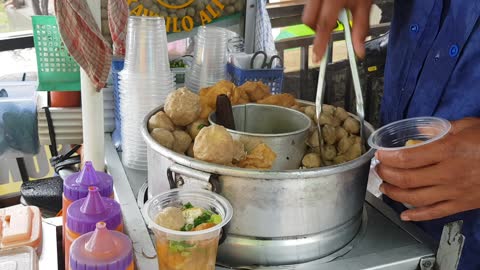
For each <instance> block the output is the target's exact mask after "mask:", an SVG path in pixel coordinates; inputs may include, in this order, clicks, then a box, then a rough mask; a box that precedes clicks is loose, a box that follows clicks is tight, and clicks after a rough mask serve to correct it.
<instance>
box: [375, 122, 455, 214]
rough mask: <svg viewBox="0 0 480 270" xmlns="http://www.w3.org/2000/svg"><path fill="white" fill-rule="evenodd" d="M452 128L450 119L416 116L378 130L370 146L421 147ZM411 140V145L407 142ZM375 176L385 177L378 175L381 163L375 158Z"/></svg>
mask: <svg viewBox="0 0 480 270" xmlns="http://www.w3.org/2000/svg"><path fill="white" fill-rule="evenodd" d="M450 129H451V124H450V122H449V121H447V120H445V119H442V118H438V117H416V118H408V119H404V120H400V121H397V122H393V123H390V124H388V125H386V126H383V127H381V128H380V129H378V130H376V131H375V132H374V133H372V135H371V136H370V137H369V138H368V144H369V145H370V147H372V148H375V149H377V150H382V151H395V150H402V149H407V148H413V147H420V146H422V145H426V144H429V143H432V142H435V141H438V140H440V139H441V138H443V137H445V135H447V134H448V132H449V131H450ZM408 141H411V142H412V143H411V145H407V142H408ZM372 164H373V168H372V173H373V177H374V178H377V179H380V180H382V181H383V179H382V178H381V177H380V176H379V175H378V173H377V171H376V169H375V167H376V166H377V165H378V164H380V162H379V161H378V160H377V159H374V160H373V162H372ZM403 205H404V206H405V207H406V208H409V209H413V208H415V207H414V206H412V205H409V204H406V203H404V204H403Z"/></svg>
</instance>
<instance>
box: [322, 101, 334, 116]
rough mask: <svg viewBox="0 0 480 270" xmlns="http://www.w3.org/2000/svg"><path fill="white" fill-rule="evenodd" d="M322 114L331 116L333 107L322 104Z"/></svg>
mask: <svg viewBox="0 0 480 270" xmlns="http://www.w3.org/2000/svg"><path fill="white" fill-rule="evenodd" d="M322 113H325V114H328V115H331V116H333V114H334V113H335V107H334V106H332V105H328V104H323V105H322Z"/></svg>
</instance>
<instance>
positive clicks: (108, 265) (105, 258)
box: [70, 222, 133, 270]
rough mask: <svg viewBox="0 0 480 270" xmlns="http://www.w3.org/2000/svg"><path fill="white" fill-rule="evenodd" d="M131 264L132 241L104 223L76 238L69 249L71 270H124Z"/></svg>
mask: <svg viewBox="0 0 480 270" xmlns="http://www.w3.org/2000/svg"><path fill="white" fill-rule="evenodd" d="M132 262H133V247H132V241H131V240H130V238H128V236H126V235H125V234H123V233H121V232H117V231H111V230H108V229H107V228H106V224H105V223H104V222H99V223H97V224H96V229H95V231H94V232H89V233H87V234H84V235H82V236H80V237H79V238H77V239H76V240H75V241H74V242H73V244H72V247H71V248H70V269H71V270H126V269H127V268H128V267H129V266H130V265H131V264H132Z"/></svg>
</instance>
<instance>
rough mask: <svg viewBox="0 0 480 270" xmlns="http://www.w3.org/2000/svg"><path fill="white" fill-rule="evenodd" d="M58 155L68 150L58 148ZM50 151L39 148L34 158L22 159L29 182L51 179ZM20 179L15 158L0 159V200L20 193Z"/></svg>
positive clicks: (46, 147)
mask: <svg viewBox="0 0 480 270" xmlns="http://www.w3.org/2000/svg"><path fill="white" fill-rule="evenodd" d="M58 150H59V151H58V152H59V153H60V154H64V153H66V152H68V150H69V149H68V148H66V149H65V148H64V147H62V146H59V149H58ZM50 158H51V155H50V150H49V149H48V146H44V147H41V148H40V152H39V153H38V154H37V155H35V156H30V157H24V160H25V166H26V169H27V172H28V176H30V180H31V181H33V180H36V179H43V178H48V177H52V176H53V174H54V170H53V168H52V167H51V166H50V162H49V160H50ZM21 185H22V177H21V175H20V169H19V168H18V165H17V161H16V159H15V158H4V159H0V198H2V197H6V196H9V195H10V194H16V193H18V192H20V186H21Z"/></svg>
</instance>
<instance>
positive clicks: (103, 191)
mask: <svg viewBox="0 0 480 270" xmlns="http://www.w3.org/2000/svg"><path fill="white" fill-rule="evenodd" d="M91 186H94V187H97V188H98V192H99V193H100V195H102V196H103V197H110V198H113V195H114V194H113V178H112V177H111V176H110V175H109V174H106V173H104V172H99V171H96V170H95V168H94V167H93V165H92V162H90V161H87V162H85V165H84V167H83V169H82V170H81V171H80V172H78V173H74V174H72V175H70V176H68V177H67V179H65V181H64V182H63V204H62V212H63V226H64V227H65V223H66V220H67V214H66V213H67V208H68V207H69V206H70V204H72V203H73V202H74V201H76V200H79V199H83V198H85V197H87V195H88V188H89V187H91Z"/></svg>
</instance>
